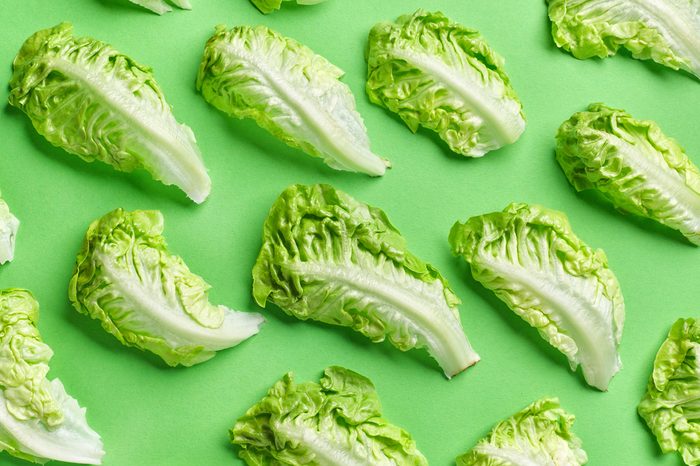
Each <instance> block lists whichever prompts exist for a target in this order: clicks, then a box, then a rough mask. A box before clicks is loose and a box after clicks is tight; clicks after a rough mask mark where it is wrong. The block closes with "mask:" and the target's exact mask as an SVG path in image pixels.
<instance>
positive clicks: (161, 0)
mask: <svg viewBox="0 0 700 466" xmlns="http://www.w3.org/2000/svg"><path fill="white" fill-rule="evenodd" d="M129 1H130V2H131V3H135V4H136V5H141V6H142V7H144V8H148V9H149V10H151V11H152V12H154V13H158V14H159V15H162V14H163V13H168V12H170V11H173V9H172V8H171V7H170V5H168V2H167V1H166V0H129ZM169 1H170V3H172V4H173V5H175V6H177V7H180V8H183V9H185V10H191V9H192V5H191V4H190V2H189V0H169Z"/></svg>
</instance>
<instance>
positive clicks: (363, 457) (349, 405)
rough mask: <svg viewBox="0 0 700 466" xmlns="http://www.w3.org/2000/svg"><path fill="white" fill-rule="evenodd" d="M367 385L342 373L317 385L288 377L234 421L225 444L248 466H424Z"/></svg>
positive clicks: (330, 372) (330, 373) (333, 371)
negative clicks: (384, 415) (236, 447)
mask: <svg viewBox="0 0 700 466" xmlns="http://www.w3.org/2000/svg"><path fill="white" fill-rule="evenodd" d="M381 415H382V414H381V405H380V403H379V397H378V396H377V392H376V391H375V388H374V385H372V382H371V381H370V380H369V379H367V378H365V377H363V376H361V375H360V374H357V373H356V372H353V371H350V370H348V369H344V368H342V367H337V366H334V367H329V368H327V369H326V370H325V372H324V375H323V377H322V378H321V381H320V382H319V383H318V384H317V383H313V382H306V383H303V384H295V383H294V380H293V376H292V374H291V373H288V374H287V375H285V376H284V377H283V378H282V380H280V381H279V382H277V383H276V384H275V385H273V386H272V388H270V390H269V391H268V393H267V395H266V396H265V397H264V398H263V399H262V400H261V401H260V402H259V403H257V404H256V405H254V406H253V407H252V408H250V409H249V410H248V412H246V414H245V416H243V417H242V418H240V419H239V420H238V422H237V423H236V425H235V426H234V427H233V429H232V430H231V442H232V443H234V444H235V445H239V446H240V451H239V455H240V457H241V458H243V460H244V461H245V462H246V463H247V464H249V465H251V466H252V465H255V466H258V465H295V466H300V465H314V466H321V465H345V466H353V465H357V466H359V465H382V466H389V465H394V466H424V465H425V466H427V464H428V462H427V461H426V459H425V457H423V455H422V454H421V453H420V452H419V451H418V450H417V448H416V444H415V442H414V441H413V439H412V438H411V436H410V435H409V434H408V432H406V431H405V430H403V429H401V428H399V427H397V426H394V425H392V424H390V423H389V422H388V421H386V420H385V419H383V418H382V417H381Z"/></svg>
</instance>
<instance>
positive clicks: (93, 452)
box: [0, 289, 104, 464]
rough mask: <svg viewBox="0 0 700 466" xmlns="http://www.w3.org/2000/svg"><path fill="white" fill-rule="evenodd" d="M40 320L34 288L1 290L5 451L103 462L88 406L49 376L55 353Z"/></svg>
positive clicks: (0, 401)
mask: <svg viewBox="0 0 700 466" xmlns="http://www.w3.org/2000/svg"><path fill="white" fill-rule="evenodd" d="M38 320H39V304H38V303H37V302H36V300H35V299H34V297H33V296H32V294H31V293H30V292H29V291H26V290H19V289H7V290H0V451H6V452H8V453H9V454H11V455H13V456H16V457H18V458H22V459H25V460H29V461H33V462H36V463H45V462H46V461H48V460H57V461H65V462H70V463H82V464H101V462H102V456H103V455H104V451H103V450H102V441H101V440H100V436H99V435H97V433H95V432H94V431H93V430H92V429H91V428H90V427H89V426H88V424H87V421H86V419H85V409H83V408H81V407H80V406H78V403H77V401H75V400H74V399H73V398H71V397H70V396H68V395H67V394H66V391H65V389H64V388H63V384H61V381H60V380H58V379H54V380H52V381H49V380H48V379H47V378H46V374H47V373H48V371H49V365H48V363H49V360H50V359H51V356H53V352H52V351H51V348H49V347H48V345H46V344H45V343H44V342H43V341H42V340H41V335H40V334H39V330H38V329H37V322H38Z"/></svg>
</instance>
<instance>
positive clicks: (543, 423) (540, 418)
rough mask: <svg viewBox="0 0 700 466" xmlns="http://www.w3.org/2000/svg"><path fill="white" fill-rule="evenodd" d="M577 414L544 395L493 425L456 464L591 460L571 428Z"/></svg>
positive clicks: (557, 465)
mask: <svg viewBox="0 0 700 466" xmlns="http://www.w3.org/2000/svg"><path fill="white" fill-rule="evenodd" d="M574 419H575V418H574V416H573V415H572V414H569V413H567V412H566V411H564V410H563V409H562V408H561V407H560V406H559V400H558V399H557V398H543V399H541V400H538V401H535V402H534V403H532V404H531V405H530V406H528V407H527V408H525V409H523V410H522V411H520V412H518V413H516V414H514V415H513V416H511V417H510V418H508V419H506V420H505V421H502V422H500V423H499V424H497V425H496V427H494V428H493V430H492V431H491V433H489V435H488V436H487V437H486V438H484V439H482V440H480V441H479V443H477V444H476V446H475V447H474V448H472V449H471V450H469V451H468V452H467V453H465V454H464V455H462V456H460V457H459V458H457V466H515V465H521V466H529V465H531V466H535V465H541V466H545V465H546V466H578V465H582V464H586V463H587V462H588V456H587V455H586V452H585V451H584V450H583V448H581V439H579V438H578V437H577V436H576V434H574V432H573V431H572V427H573V425H574Z"/></svg>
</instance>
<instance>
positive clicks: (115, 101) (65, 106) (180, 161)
mask: <svg viewBox="0 0 700 466" xmlns="http://www.w3.org/2000/svg"><path fill="white" fill-rule="evenodd" d="M10 88H11V90H10V104H12V105H14V106H15V107H17V108H19V109H20V110H22V111H23V112H24V113H26V114H27V116H28V117H29V118H30V120H31V121H32V124H33V125H34V128H36V130H37V131H38V132H39V134H41V135H42V136H44V137H45V138H46V139H47V140H48V141H49V142H50V143H51V144H53V145H55V146H58V147H60V148H62V149H65V150H66V151H68V152H70V153H71V154H76V155H78V156H79V157H80V158H82V159H83V160H85V161H87V162H92V161H94V160H100V161H102V162H105V163H108V164H110V165H112V166H113V167H114V168H115V169H116V170H119V171H125V172H130V171H133V170H135V169H137V168H143V169H145V170H147V171H148V172H149V173H150V174H151V176H153V178H154V179H156V180H159V181H162V182H163V183H164V184H166V185H171V184H174V185H176V186H178V187H179V188H180V189H182V190H183V191H184V192H185V193H186V194H187V195H188V196H189V197H190V198H191V199H192V200H193V201H195V202H197V203H200V202H203V201H204V200H205V199H206V198H207V196H208V195H209V191H210V189H211V181H210V180H209V175H208V174H207V170H206V168H205V167H204V163H203V162H202V157H201V155H200V153H199V149H198V148H197V144H196V142H195V138H194V134H193V133H192V130H190V128H189V127H187V126H185V125H181V124H179V123H178V122H177V121H176V120H175V117H174V116H173V114H172V111H171V109H170V106H169V105H168V103H167V102H166V101H165V98H164V97H163V93H162V92H161V90H160V88H159V87H158V84H157V83H156V82H155V79H154V78H153V74H152V73H151V70H150V68H147V67H145V66H143V65H139V64H138V63H136V62H135V61H133V60H132V59H131V58H129V57H127V56H126V55H122V54H121V53H119V52H117V51H116V50H114V49H113V48H112V47H111V46H109V45H107V44H105V43H103V42H99V41H97V40H94V39H90V38H87V37H83V38H76V37H73V27H72V26H71V25H70V24H68V23H62V24H59V25H58V26H55V27H53V28H50V29H44V30H41V31H39V32H37V33H35V34H34V35H32V36H31V37H30V38H29V39H27V41H26V42H25V43H24V45H23V46H22V49H21V50H20V51H19V54H18V55H17V56H16V57H15V60H14V63H13V75H12V80H11V82H10Z"/></svg>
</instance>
